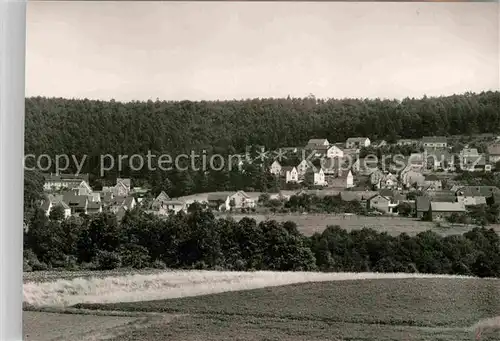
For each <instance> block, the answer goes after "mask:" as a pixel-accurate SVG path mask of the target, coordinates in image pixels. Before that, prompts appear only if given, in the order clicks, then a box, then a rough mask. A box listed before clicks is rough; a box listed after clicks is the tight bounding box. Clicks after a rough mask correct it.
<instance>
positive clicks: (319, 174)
mask: <svg viewBox="0 0 500 341" xmlns="http://www.w3.org/2000/svg"><path fill="white" fill-rule="evenodd" d="M306 176H310V179H311V180H312V183H313V184H314V185H315V186H325V185H326V181H325V172H324V171H323V169H321V168H320V169H310V170H309V171H308V172H307V174H306Z"/></svg>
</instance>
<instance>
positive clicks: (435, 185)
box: [422, 174, 443, 191]
mask: <svg viewBox="0 0 500 341" xmlns="http://www.w3.org/2000/svg"><path fill="white" fill-rule="evenodd" d="M422 187H423V189H424V190H426V191H428V190H431V191H438V190H442V189H443V183H442V181H441V180H439V178H438V177H437V176H436V175H434V174H430V175H426V176H425V180H424V183H423V186H422Z"/></svg>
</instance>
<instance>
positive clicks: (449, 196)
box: [424, 190, 457, 202]
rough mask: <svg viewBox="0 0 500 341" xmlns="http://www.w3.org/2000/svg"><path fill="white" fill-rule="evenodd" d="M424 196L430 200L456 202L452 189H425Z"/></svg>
mask: <svg viewBox="0 0 500 341" xmlns="http://www.w3.org/2000/svg"><path fill="white" fill-rule="evenodd" d="M424 195H425V196H426V197H428V198H429V199H430V200H431V201H434V202H456V201H457V197H456V195H455V193H454V192H452V191H444V190H441V191H440V190H437V191H427V192H425V194H424Z"/></svg>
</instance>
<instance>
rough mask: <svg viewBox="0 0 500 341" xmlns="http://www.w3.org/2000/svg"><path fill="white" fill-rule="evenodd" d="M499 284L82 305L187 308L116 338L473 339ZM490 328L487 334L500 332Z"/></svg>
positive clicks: (444, 283) (461, 282) (342, 288)
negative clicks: (168, 320) (165, 321)
mask: <svg viewBox="0 0 500 341" xmlns="http://www.w3.org/2000/svg"><path fill="white" fill-rule="evenodd" d="M499 294H500V286H499V283H498V281H496V280H479V279H392V280H387V279H378V280H362V281H339V282H323V283H305V284H296V285H288V286H280V287H272V288H264V289H256V290H248V291H238V292H228V293H220V294H213V295H206V296H200V297H185V298H180V299H171V300H162V301H150V302H136V303H118V304H107V305H102V304H97V305H79V308H87V309H100V310H111V311H133V312H138V311H142V312H151V311H153V312H163V313H169V314H187V316H185V317H183V318H180V319H178V320H177V321H175V323H171V324H168V326H167V325H163V324H153V325H151V326H149V327H147V328H144V329H140V330H135V331H129V332H128V333H127V334H126V335H122V336H120V337H117V338H116V339H115V340H116V341H118V340H153V339H155V340H167V339H168V340H183V341H188V340H189V341H191V340H193V341H194V340H214V341H215V340H249V341H250V340H252V341H253V340H291V341H295V340H310V341H312V340H351V341H354V340H359V341H361V340H370V341H378V340H380V341H382V340H384V341H386V340H394V341H396V340H397V341H402V340H403V341H405V340H435V341H438V340H449V341H461V340H473V339H474V325H475V324H476V323H477V322H478V321H480V320H482V319H486V318H489V317H492V316H495V315H496V314H498V312H499V311H500V295H499ZM499 337H500V334H498V331H493V330H489V331H485V332H484V333H483V337H482V338H481V339H482V340H498V339H499Z"/></svg>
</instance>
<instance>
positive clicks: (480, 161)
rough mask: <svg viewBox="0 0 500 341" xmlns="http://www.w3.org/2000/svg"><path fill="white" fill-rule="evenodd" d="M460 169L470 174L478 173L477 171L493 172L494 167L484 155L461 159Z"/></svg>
mask: <svg viewBox="0 0 500 341" xmlns="http://www.w3.org/2000/svg"><path fill="white" fill-rule="evenodd" d="M460 168H461V169H462V170H464V171H468V172H476V171H483V172H489V171H491V170H492V166H491V164H489V163H488V162H486V156H485V155H484V154H479V155H477V156H468V157H464V158H461V160H460Z"/></svg>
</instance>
